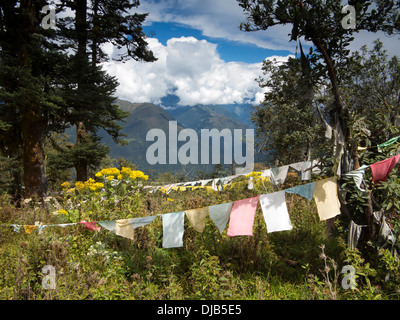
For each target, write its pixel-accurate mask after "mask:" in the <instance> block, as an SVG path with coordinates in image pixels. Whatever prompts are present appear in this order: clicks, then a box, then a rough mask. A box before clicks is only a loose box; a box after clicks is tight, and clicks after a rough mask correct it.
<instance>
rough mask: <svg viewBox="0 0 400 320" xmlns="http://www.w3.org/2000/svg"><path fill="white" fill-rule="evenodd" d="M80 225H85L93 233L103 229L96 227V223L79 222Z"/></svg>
mask: <svg viewBox="0 0 400 320" xmlns="http://www.w3.org/2000/svg"><path fill="white" fill-rule="evenodd" d="M79 223H81V224H84V225H85V226H86V228H88V229H89V230H91V231H100V229H101V227H96V221H91V222H86V221H85V220H82V221H79Z"/></svg>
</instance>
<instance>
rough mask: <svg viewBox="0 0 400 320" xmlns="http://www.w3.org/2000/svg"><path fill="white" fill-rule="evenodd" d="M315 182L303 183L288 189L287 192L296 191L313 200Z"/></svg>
mask: <svg viewBox="0 0 400 320" xmlns="http://www.w3.org/2000/svg"><path fill="white" fill-rule="evenodd" d="M315 184H316V183H315V182H311V183H307V184H303V185H301V186H297V187H293V188H289V189H286V190H285V191H286V192H287V193H296V194H298V195H300V196H302V197H304V198H306V199H307V200H309V201H311V200H312V198H313V194H314V190H315Z"/></svg>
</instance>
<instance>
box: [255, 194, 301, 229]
mask: <svg viewBox="0 0 400 320" xmlns="http://www.w3.org/2000/svg"><path fill="white" fill-rule="evenodd" d="M260 204H261V210H262V212H263V216H264V220H265V224H266V225H267V230H268V233H270V232H276V231H285V230H292V229H293V226H292V223H291V221H290V218H289V213H288V210H287V206H286V199H285V191H278V192H274V193H269V194H262V195H260Z"/></svg>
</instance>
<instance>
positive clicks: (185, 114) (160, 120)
mask: <svg viewBox="0 0 400 320" xmlns="http://www.w3.org/2000/svg"><path fill="white" fill-rule="evenodd" d="M116 104H117V105H119V106H120V108H121V109H122V110H124V111H127V112H129V113H130V115H129V116H128V117H127V118H126V119H125V121H124V122H122V123H121V125H122V126H123V129H122V130H121V132H122V133H125V134H126V135H127V136H126V137H124V139H125V140H127V142H128V145H125V146H121V145H118V144H116V143H115V142H114V141H113V140H112V138H111V137H110V136H109V135H107V134H106V133H105V132H103V131H101V132H100V136H101V137H102V141H103V142H104V143H105V144H106V145H108V146H109V147H110V157H111V158H114V159H118V158H120V157H123V158H126V159H128V160H130V161H132V162H133V163H135V164H136V165H138V166H139V168H140V169H141V170H144V171H149V170H155V171H156V172H166V171H170V172H185V173H186V174H189V175H190V174H192V175H195V174H197V172H198V171H199V170H201V171H204V172H211V171H212V170H213V168H214V165H213V164H209V165H201V164H193V165H192V164H188V165H181V164H177V165H168V164H167V165H161V164H156V165H150V164H149V163H148V162H147V159H146V151H147V149H148V148H149V147H150V146H151V145H152V144H153V143H154V142H153V141H146V135H147V132H148V131H149V130H151V129H161V130H163V131H164V132H165V134H166V135H167V136H168V131H169V122H170V121H177V123H178V132H179V131H180V130H182V129H184V128H190V129H194V130H195V131H196V132H200V130H201V129H213V128H215V129H218V130H222V129H229V130H232V132H233V130H234V129H242V130H243V134H244V133H245V129H248V128H249V125H248V121H249V119H250V111H248V112H247V113H248V115H247V114H245V116H243V117H239V116H238V115H237V113H235V112H234V111H233V110H230V109H229V106H228V105H221V106H219V105H196V106H192V107H189V106H185V107H175V108H171V107H168V108H163V107H161V106H157V105H155V104H152V103H131V102H129V101H125V100H119V99H117V100H116ZM236 107H238V106H236ZM236 111H237V110H236ZM242 119H243V121H242ZM184 143H185V142H182V143H180V145H182V144H184ZM221 145H223V144H221ZM167 148H168V142H167ZM178 148H179V147H178ZM167 150H168V149H167ZM221 154H223V150H221ZM221 159H223V158H221Z"/></svg>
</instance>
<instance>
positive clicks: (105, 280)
mask: <svg viewBox="0 0 400 320" xmlns="http://www.w3.org/2000/svg"><path fill="white" fill-rule="evenodd" d="M98 178H99V177H98ZM240 181H241V182H240ZM111 182H112V181H111V179H109V180H108V182H107V181H106V180H104V185H105V189H103V191H99V190H97V188H95V187H93V188H92V189H93V190H89V191H88V193H85V192H86V191H85V192H84V187H83V186H82V185H78V186H80V187H81V188H82V190H80V191H81V192H78V191H77V190H71V188H69V187H70V186H67V185H66V184H65V185H64V190H63V192H62V193H61V195H58V196H56V197H54V198H52V200H50V201H49V202H47V203H46V205H45V206H44V207H43V206H41V205H40V204H39V203H35V202H34V201H31V202H29V203H27V204H25V205H23V206H22V207H20V208H16V207H15V206H14V205H13V204H12V203H11V202H10V198H9V196H8V195H6V194H5V195H3V196H1V198H0V221H1V224H2V226H1V228H0V233H1V234H0V299H75V300H76V299H79V300H82V299H151V300H159V299H174V300H176V299H210V300H212V299H227V300H229V299H235V300H237V299H398V297H399V292H398V289H397V288H398V284H399V281H400V276H399V272H398V262H397V260H396V259H394V258H393V256H392V255H391V254H390V253H389V252H388V251H387V249H385V250H384V249H382V250H381V251H380V256H379V258H378V259H376V260H375V261H368V262H367V261H366V260H365V258H364V257H363V256H362V254H361V253H360V252H359V251H358V250H357V249H356V250H349V249H348V248H347V246H346V244H345V240H343V239H346V237H347V234H344V233H342V234H341V233H340V232H338V233H337V234H336V235H335V237H333V238H332V239H327V238H326V236H325V222H321V221H319V218H318V215H317V211H316V207H315V203H314V202H313V201H308V200H306V199H304V198H302V197H301V196H298V195H296V194H286V202H287V206H288V210H289V214H290V218H291V222H292V224H293V227H294V228H293V230H291V231H284V232H276V233H267V229H266V226H265V222H264V219H263V216H262V212H261V208H260V207H259V206H258V208H257V212H256V217H255V222H254V230H253V233H254V234H253V236H245V237H244V236H242V237H229V236H227V234H226V230H225V231H224V232H223V233H222V234H220V232H219V231H218V229H217V228H216V226H215V225H214V223H213V222H212V221H211V219H210V218H209V217H207V218H206V227H205V229H204V231H203V232H202V233H199V232H197V231H195V230H194V229H193V228H192V227H191V226H190V224H189V222H188V221H187V219H185V234H184V246H183V247H182V248H173V249H164V248H162V221H161V218H157V219H156V220H155V221H154V222H153V223H151V224H150V225H147V226H145V227H140V228H138V229H136V230H135V232H136V234H135V240H134V241H132V240H130V239H126V238H122V237H119V236H116V235H115V234H114V233H112V232H109V231H107V230H106V229H102V230H101V231H90V230H88V229H87V228H85V226H84V225H82V224H78V225H74V226H68V227H65V228H62V227H51V228H50V227H49V228H45V229H44V230H43V232H41V233H40V234H39V233H38V232H35V231H34V232H32V233H31V234H27V233H25V232H24V230H20V232H15V231H14V230H13V228H12V227H10V226H6V225H8V224H21V225H24V224H34V223H35V222H36V221H41V222H43V223H45V224H52V223H53V224H54V223H68V222H78V221H80V220H81V219H86V220H87V221H91V220H92V221H101V220H112V219H121V218H129V217H139V216H149V215H154V214H160V213H168V212H176V211H180V210H185V209H194V208H200V207H205V206H208V205H213V204H218V203H223V202H228V201H234V200H239V199H244V198H247V197H252V196H255V195H257V194H261V193H268V192H273V191H274V189H273V187H272V185H271V184H270V183H265V182H264V183H259V184H257V183H256V184H255V188H254V189H253V190H248V188H247V180H246V179H242V180H240V179H239V182H238V183H236V184H235V186H234V187H233V188H231V189H229V188H227V189H226V190H224V191H221V192H210V191H207V190H205V189H199V190H192V191H185V192H177V191H173V192H171V193H169V194H168V195H167V194H163V193H159V192H158V193H154V194H150V193H148V192H146V191H140V188H139V186H138V185H137V184H136V185H135V184H133V185H132V186H130V187H128V186H127V185H124V184H123V183H122V184H119V185H117V184H114V185H112V184H111ZM97 183H100V182H97ZM107 183H109V185H107ZM289 183H290V179H289ZM92 185H93V184H92ZM111 188H112V192H111V190H110V189H111ZM45 265H52V266H54V268H55V271H56V274H55V280H56V288H55V289H44V288H43V286H42V281H43V277H44V274H43V273H42V268H43V267H44V266H45ZM344 265H353V266H354V267H355V269H356V275H355V278H356V283H357V286H356V287H355V289H348V290H345V289H343V288H342V286H341V281H342V278H343V276H344V274H341V270H342V267H343V266H344ZM388 273H389V274H390V280H387V277H388Z"/></svg>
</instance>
